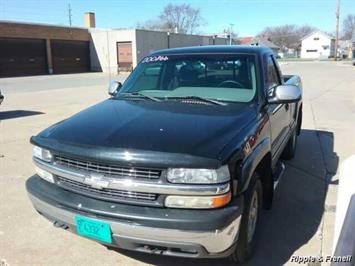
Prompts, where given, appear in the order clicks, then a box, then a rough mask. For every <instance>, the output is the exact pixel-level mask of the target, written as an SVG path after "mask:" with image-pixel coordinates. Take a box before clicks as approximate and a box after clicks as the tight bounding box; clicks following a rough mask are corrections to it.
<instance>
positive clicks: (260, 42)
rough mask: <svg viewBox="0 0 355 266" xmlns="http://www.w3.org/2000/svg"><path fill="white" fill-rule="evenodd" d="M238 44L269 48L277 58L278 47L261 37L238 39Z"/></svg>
mask: <svg viewBox="0 0 355 266" xmlns="http://www.w3.org/2000/svg"><path fill="white" fill-rule="evenodd" d="M238 43H239V44H240V45H257V46H265V47H269V48H270V49H271V50H272V51H273V53H274V55H275V56H277V55H278V53H279V51H280V47H279V46H277V45H276V44H274V43H273V42H271V41H269V40H267V39H265V38H262V37H243V38H239V39H238Z"/></svg>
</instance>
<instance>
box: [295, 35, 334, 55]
mask: <svg viewBox="0 0 355 266" xmlns="http://www.w3.org/2000/svg"><path fill="white" fill-rule="evenodd" d="M332 55H334V40H332V39H331V38H329V36H327V35H325V34H324V33H322V32H320V31H318V32H314V33H313V34H311V35H310V36H308V37H307V38H305V39H303V40H302V49H301V58H313V59H325V58H328V57H329V56H332Z"/></svg>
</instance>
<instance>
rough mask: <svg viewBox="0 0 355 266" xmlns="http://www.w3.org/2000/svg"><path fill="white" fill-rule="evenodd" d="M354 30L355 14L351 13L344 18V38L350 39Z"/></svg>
mask: <svg viewBox="0 0 355 266" xmlns="http://www.w3.org/2000/svg"><path fill="white" fill-rule="evenodd" d="M354 31H355V14H354V15H351V14H349V15H347V16H346V17H345V19H344V20H343V32H342V33H343V34H342V39H344V40H350V39H351V37H352V34H353V32H354Z"/></svg>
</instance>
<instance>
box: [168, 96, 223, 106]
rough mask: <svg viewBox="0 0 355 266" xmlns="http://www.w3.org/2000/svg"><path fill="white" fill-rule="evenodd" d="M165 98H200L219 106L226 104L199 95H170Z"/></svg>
mask: <svg viewBox="0 0 355 266" xmlns="http://www.w3.org/2000/svg"><path fill="white" fill-rule="evenodd" d="M166 98H167V99H183V100H190V99H193V100H194V99H195V100H200V101H204V102H208V103H213V104H215V105H221V106H226V105H227V104H226V103H224V102H221V101H218V100H213V99H209V98H204V97H201V96H172V97H166Z"/></svg>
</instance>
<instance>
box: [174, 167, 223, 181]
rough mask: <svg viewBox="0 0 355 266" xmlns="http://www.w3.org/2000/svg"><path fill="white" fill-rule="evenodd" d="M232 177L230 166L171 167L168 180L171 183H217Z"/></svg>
mask: <svg viewBox="0 0 355 266" xmlns="http://www.w3.org/2000/svg"><path fill="white" fill-rule="evenodd" d="M229 179H230V175H229V170H228V166H227V165H224V166H222V167H221V168H218V169H193V168H169V169H168V181H169V182H171V183H192V184H215V183H222V182H226V181H228V180H229Z"/></svg>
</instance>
